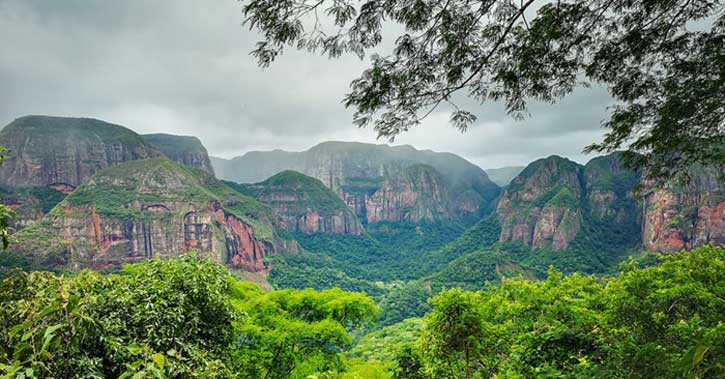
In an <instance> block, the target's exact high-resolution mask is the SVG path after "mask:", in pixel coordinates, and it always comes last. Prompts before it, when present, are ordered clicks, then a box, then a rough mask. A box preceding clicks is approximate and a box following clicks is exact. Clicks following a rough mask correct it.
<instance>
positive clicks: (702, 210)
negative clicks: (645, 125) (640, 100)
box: [497, 153, 725, 252]
mask: <svg viewBox="0 0 725 379" xmlns="http://www.w3.org/2000/svg"><path fill="white" fill-rule="evenodd" d="M640 177H641V176H640V174H639V173H638V172H635V171H632V170H630V169H628V168H626V167H625V166H624V164H623V161H622V157H621V155H620V154H619V153H614V154H610V155H608V156H604V157H598V158H594V159H592V160H591V161H589V162H588V163H587V164H586V166H581V165H578V164H576V163H574V162H571V161H568V160H566V159H563V158H560V157H556V156H554V157H550V158H547V159H543V160H539V161H536V162H534V163H532V164H530V165H529V166H528V167H527V168H526V169H525V170H524V171H523V172H522V173H521V174H520V175H519V176H518V177H516V178H515V179H514V180H513V181H512V182H511V184H510V185H509V186H508V187H507V189H506V191H505V193H504V194H503V196H502V197H501V200H500V201H499V203H498V207H497V214H498V217H499V221H500V224H501V235H500V238H499V242H520V243H522V244H524V245H526V246H529V247H533V248H547V247H550V248H551V249H552V250H554V251H558V250H563V249H566V248H567V247H569V246H570V245H571V244H572V242H573V241H574V240H575V239H578V241H579V242H578V247H579V248H580V250H587V249H589V250H591V249H596V250H604V249H607V248H611V247H612V246H619V247H622V248H628V247H634V246H635V245H641V246H642V247H644V248H645V249H647V250H653V251H661V252H670V251H676V250H680V249H692V248H695V247H698V246H701V245H704V244H708V243H709V244H716V245H718V244H723V243H725V215H724V214H725V185H723V183H722V182H721V181H720V179H718V174H717V173H716V172H715V170H712V169H710V170H705V169H701V168H700V169H694V168H693V171H692V178H693V180H692V181H691V182H690V183H689V184H687V185H681V184H672V185H669V186H667V187H665V188H661V189H651V188H650V189H648V188H647V185H646V183H645V184H644V185H642V187H643V188H642V190H641V191H639V192H635V187H636V186H637V185H638V184H640Z"/></svg>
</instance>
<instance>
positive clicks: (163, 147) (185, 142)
mask: <svg viewBox="0 0 725 379" xmlns="http://www.w3.org/2000/svg"><path fill="white" fill-rule="evenodd" d="M141 137H143V139H145V140H146V141H148V142H149V143H150V144H151V145H153V146H154V147H156V148H157V149H158V150H159V151H161V153H163V154H164V155H165V156H166V157H167V158H169V159H171V160H172V161H174V162H177V163H180V164H182V165H184V166H188V167H195V168H199V169H202V170H204V171H206V172H208V173H210V174H212V175H214V168H213V167H212V164H211V160H210V159H209V154H208V153H207V151H206V148H205V147H204V145H202V143H201V141H200V140H199V139H198V138H196V137H190V136H176V135H172V134H144V135H142V136H141Z"/></svg>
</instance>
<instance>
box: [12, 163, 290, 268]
mask: <svg viewBox="0 0 725 379" xmlns="http://www.w3.org/2000/svg"><path fill="white" fill-rule="evenodd" d="M201 173H202V172H201V171H196V172H195V173H191V172H190V171H189V170H185V169H184V168H182V167H181V166H179V165H178V164H176V163H173V162H171V161H169V160H166V159H151V160H145V161H134V162H128V163H125V164H122V165H119V166H116V167H114V168H112V169H109V170H104V171H103V172H101V173H99V174H97V175H95V176H93V177H92V178H90V179H89V180H88V182H87V183H85V184H83V185H82V186H80V187H79V188H78V189H77V190H76V191H74V192H73V193H72V194H71V195H70V196H68V198H66V199H65V200H64V201H63V202H61V203H60V204H59V205H58V206H56V207H55V208H54V209H53V210H52V211H51V212H50V214H49V215H48V216H46V217H45V219H44V220H43V221H42V222H39V223H36V224H34V225H33V226H31V227H29V228H27V229H25V230H23V231H22V232H21V233H19V234H18V239H19V243H18V244H17V245H16V246H15V249H16V250H18V251H26V252H30V253H38V254H40V255H41V256H43V259H44V260H46V261H47V260H48V256H49V255H50V256H54V258H51V259H50V260H55V261H58V262H62V264H63V265H65V266H67V267H69V268H72V269H80V268H87V267H88V268H94V269H104V268H113V267H119V266H120V265H122V264H123V263H127V262H134V261H137V260H140V259H144V258H150V257H159V258H168V257H173V256H178V255H180V254H183V253H184V252H186V251H188V250H191V249H196V250H198V251H200V252H201V253H202V254H204V255H206V256H209V257H212V258H214V259H215V260H217V261H218V262H221V263H225V264H227V265H228V266H229V267H231V268H236V269H242V270H246V271H252V272H257V271H265V270H267V268H268V267H267V264H266V263H265V262H264V257H266V256H267V255H270V254H274V253H276V252H279V251H284V250H288V251H289V250H293V251H294V250H296V244H295V243H294V242H293V241H283V239H282V238H280V237H279V236H278V235H277V234H276V233H275V229H274V225H273V224H272V222H273V219H272V216H271V211H270V210H269V209H267V208H266V207H265V206H264V205H262V204H260V203H258V202H257V201H255V200H254V199H251V198H248V197H245V196H243V195H241V194H239V193H237V192H235V191H233V190H232V189H231V188H229V187H226V186H225V185H223V184H222V183H220V182H217V181H216V180H215V179H213V178H212V177H211V176H209V175H206V174H204V175H201ZM251 214H254V216H251Z"/></svg>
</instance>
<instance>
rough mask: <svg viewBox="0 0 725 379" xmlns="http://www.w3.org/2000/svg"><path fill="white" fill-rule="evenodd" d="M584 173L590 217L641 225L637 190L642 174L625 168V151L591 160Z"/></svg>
mask: <svg viewBox="0 0 725 379" xmlns="http://www.w3.org/2000/svg"><path fill="white" fill-rule="evenodd" d="M583 174H584V178H583V181H584V183H585V186H586V188H585V189H586V206H587V211H588V215H589V217H591V218H592V219H595V220H597V221H601V222H611V223H616V224H619V225H625V224H629V225H630V226H631V227H634V228H639V225H640V224H641V219H640V212H639V209H640V207H639V204H638V203H637V201H638V197H637V196H636V195H635V194H634V191H633V190H634V188H635V187H636V186H637V184H639V181H640V174H639V172H637V171H634V170H631V169H629V168H627V167H625V165H624V161H623V159H622V155H621V153H613V154H610V155H607V156H603V157H597V158H594V159H592V160H590V161H589V162H587V164H586V166H585V167H584V172H583Z"/></svg>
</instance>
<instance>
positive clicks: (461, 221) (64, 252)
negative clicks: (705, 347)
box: [0, 116, 725, 292]
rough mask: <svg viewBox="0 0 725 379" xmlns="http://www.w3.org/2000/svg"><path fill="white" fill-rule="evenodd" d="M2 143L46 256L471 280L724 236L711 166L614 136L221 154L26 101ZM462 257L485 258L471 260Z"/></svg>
mask: <svg viewBox="0 0 725 379" xmlns="http://www.w3.org/2000/svg"><path fill="white" fill-rule="evenodd" d="M0 145H3V146H6V147H8V148H9V149H10V153H9V157H8V160H7V161H6V162H5V163H4V164H3V166H2V167H0V185H1V186H2V197H3V203H4V204H9V205H10V206H12V207H13V209H15V210H16V212H17V214H18V216H17V218H16V219H15V220H14V225H15V229H16V238H17V239H18V243H17V244H14V246H13V251H15V252H16V253H17V254H19V256H21V257H23V259H24V260H25V261H27V262H28V264H30V265H34V266H40V267H51V268H60V267H63V268H72V269H79V268H84V267H90V268H113V267H119V266H120V265H121V264H122V263H123V262H128V261H134V260H139V259H144V258H149V257H172V256H178V255H180V254H182V253H183V252H184V251H187V250H189V249H198V250H200V251H201V252H202V253H204V254H207V255H209V256H211V257H213V258H214V259H215V260H217V261H219V262H220V263H223V264H225V265H227V266H228V267H230V268H232V269H236V270H240V271H246V272H250V273H261V274H262V276H261V277H260V278H261V279H259V280H261V281H262V282H264V283H268V282H270V283H271V284H272V285H277V286H306V285H310V286H313V287H315V288H317V287H321V286H322V287H324V285H322V284H321V282H316V283H310V282H308V281H305V280H302V281H300V280H301V279H300V278H302V277H306V278H308V279H309V278H318V279H319V275H321V273H323V272H325V273H326V274H325V275H333V277H338V279H335V280H333V281H332V282H330V283H329V285H341V286H343V287H344V288H351V289H360V288H365V289H366V290H367V291H372V292H375V291H379V290H378V289H375V288H374V287H375V285H373V284H372V282H373V281H394V280H400V279H405V280H411V279H420V280H423V279H425V278H426V277H430V278H431V279H430V280H433V279H432V278H435V280H433V282H434V283H438V284H437V285H441V286H445V285H446V283H447V281H451V283H453V282H455V283H459V284H460V283H464V284H465V283H474V282H476V281H480V280H483V279H482V278H488V279H490V278H493V277H496V276H498V275H504V274H502V271H501V267H508V268H509V271H510V272H509V273H516V272H519V273H526V275H532V276H538V275H541V274H542V273H543V271H545V267H547V266H548V265H549V264H554V265H556V266H557V267H560V268H561V269H564V270H565V271H566V270H569V271H585V272H604V271H606V270H608V269H610V268H611V267H613V265H615V264H616V263H617V262H619V261H621V260H622V259H624V258H625V257H626V256H628V255H629V254H631V253H632V252H633V251H637V250H650V251H675V250H679V249H682V248H694V247H697V246H701V245H704V244H708V243H711V244H722V243H723V242H725V232H724V230H725V227H723V217H724V216H723V209H725V201H724V200H723V186H722V183H720V182H719V181H718V180H717V179H716V175H715V173H714V172H712V171H711V170H706V169H697V168H693V177H694V178H695V180H693V181H692V182H691V183H690V184H689V185H688V187H686V188H685V187H682V186H678V185H672V186H670V187H668V188H661V189H654V188H647V183H640V174H639V173H638V172H635V171H632V170H630V169H628V168H626V167H625V166H624V165H623V164H622V161H621V158H620V156H619V155H618V154H616V153H615V154H611V155H608V156H603V157H597V158H594V159H592V160H590V161H589V162H588V163H587V164H585V165H581V164H579V163H576V162H573V161H570V160H568V159H566V158H562V157H559V156H551V157H548V158H543V159H540V160H536V161H534V162H531V163H530V164H529V165H528V166H526V167H523V168H522V167H507V168H502V169H498V170H489V171H488V173H487V172H486V171H484V170H483V169H481V168H480V167H478V166H476V165H474V164H472V163H470V162H468V161H467V160H465V159H463V158H461V157H460V156H457V155H455V154H451V153H439V152H433V151H430V150H417V149H415V148H414V147H413V146H408V145H405V146H388V145H376V144H365V143H354V142H323V143H320V144H318V145H315V146H313V147H311V148H310V149H308V150H305V151H301V152H286V151H282V150H274V151H266V152H264V151H256V152H249V153H247V154H244V155H243V156H240V157H236V158H233V159H221V158H214V157H210V156H209V154H208V152H207V150H206V148H205V147H204V146H203V145H202V143H201V142H200V140H199V139H198V138H196V137H193V136H186V137H183V136H174V135H168V134H154V135H139V134H137V133H135V132H134V131H133V130H131V129H129V128H126V127H123V126H120V125H116V124H112V123H108V122H105V121H101V120H95V119H87V118H67V117H51V116H26V117H21V118H18V119H16V120H15V121H14V122H12V123H11V124H9V125H8V126H6V127H5V128H4V129H3V130H2V131H1V132H0ZM492 177H493V178H494V180H495V181H496V182H497V183H498V184H497V183H495V182H494V180H492V179H491V178H492ZM638 185H641V187H643V189H641V190H639V191H635V188H636V187H637V186H638ZM333 250H334V251H333ZM481 259H484V260H485V261H486V262H489V263H490V264H491V265H492V266H490V265H488V264H487V263H483V262H482V261H481ZM462 262H468V263H466V265H474V266H477V265H479V264H480V266H481V267H480V270H483V271H480V270H478V271H473V272H470V273H469V274H468V275H469V277H460V273H461V272H462V271H461V270H460V269H453V267H455V265H461V264H462ZM474 262H479V263H474ZM450 265H454V266H451V267H449V266H450ZM486 267H488V268H486ZM491 270H493V271H491ZM454 273H455V275H456V277H455V278H453V276H452V275H453V274H454ZM270 274H271V275H270ZM300 275H302V276H300ZM481 275H483V276H481ZM490 275H493V276H490ZM295 278H297V279H295ZM267 285H269V283H268V284H267ZM346 286H347V287H346Z"/></svg>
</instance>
